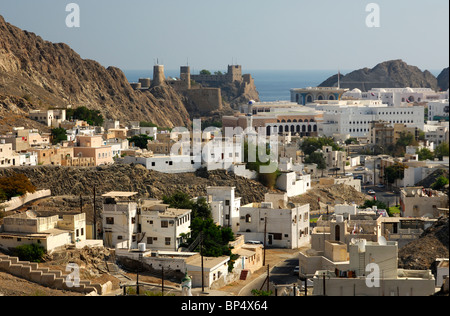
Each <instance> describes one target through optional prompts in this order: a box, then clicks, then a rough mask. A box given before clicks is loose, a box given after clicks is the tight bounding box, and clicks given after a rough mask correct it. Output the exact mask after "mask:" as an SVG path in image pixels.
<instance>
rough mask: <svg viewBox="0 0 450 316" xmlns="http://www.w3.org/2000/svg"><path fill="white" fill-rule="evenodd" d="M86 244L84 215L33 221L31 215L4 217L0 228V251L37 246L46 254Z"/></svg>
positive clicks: (34, 215) (42, 218)
mask: <svg viewBox="0 0 450 316" xmlns="http://www.w3.org/2000/svg"><path fill="white" fill-rule="evenodd" d="M85 240H86V214H85V213H82V214H75V215H69V214H68V215H63V216H62V217H61V218H60V217H59V216H58V215H55V216H49V217H37V216H36V214H34V213H33V212H30V211H28V212H26V213H23V214H18V215H13V216H8V217H5V218H4V219H3V225H2V227H1V228H0V248H3V249H5V250H8V249H9V248H15V247H18V246H21V245H25V244H38V245H40V246H42V247H43V248H44V249H45V250H46V251H47V253H52V252H53V251H55V250H59V249H63V248H64V247H65V246H67V245H76V244H77V243H80V242H83V241H85Z"/></svg>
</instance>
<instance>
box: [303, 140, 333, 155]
mask: <svg viewBox="0 0 450 316" xmlns="http://www.w3.org/2000/svg"><path fill="white" fill-rule="evenodd" d="M323 146H331V147H332V148H333V150H335V151H342V148H341V147H339V145H338V144H336V143H335V141H334V139H333V138H331V137H319V138H316V137H308V138H306V139H304V140H303V142H302V144H301V145H300V149H301V150H302V151H303V153H304V154H305V155H311V154H312V153H313V152H315V151H317V150H318V149H322V147H323Z"/></svg>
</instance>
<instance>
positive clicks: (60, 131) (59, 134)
mask: <svg viewBox="0 0 450 316" xmlns="http://www.w3.org/2000/svg"><path fill="white" fill-rule="evenodd" d="M52 139H53V141H52V143H53V145H56V144H59V143H61V142H62V141H64V140H67V133H66V130H65V129H64V128H54V129H52Z"/></svg>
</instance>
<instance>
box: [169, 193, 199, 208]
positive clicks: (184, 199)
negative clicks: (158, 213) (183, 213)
mask: <svg viewBox="0 0 450 316" xmlns="http://www.w3.org/2000/svg"><path fill="white" fill-rule="evenodd" d="M162 200H163V202H164V204H168V205H169V206H170V207H171V208H177V209H182V210H192V209H193V208H194V202H192V200H191V197H190V196H189V194H187V193H184V192H181V191H177V192H175V193H174V194H172V195H170V196H166V195H164V196H163V198H162Z"/></svg>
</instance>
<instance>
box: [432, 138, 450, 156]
mask: <svg viewBox="0 0 450 316" xmlns="http://www.w3.org/2000/svg"><path fill="white" fill-rule="evenodd" d="M434 154H435V156H436V158H438V159H439V160H443V158H444V157H448V156H449V146H448V143H445V142H443V143H441V144H440V145H439V146H437V147H436V150H435V151H434Z"/></svg>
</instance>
